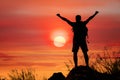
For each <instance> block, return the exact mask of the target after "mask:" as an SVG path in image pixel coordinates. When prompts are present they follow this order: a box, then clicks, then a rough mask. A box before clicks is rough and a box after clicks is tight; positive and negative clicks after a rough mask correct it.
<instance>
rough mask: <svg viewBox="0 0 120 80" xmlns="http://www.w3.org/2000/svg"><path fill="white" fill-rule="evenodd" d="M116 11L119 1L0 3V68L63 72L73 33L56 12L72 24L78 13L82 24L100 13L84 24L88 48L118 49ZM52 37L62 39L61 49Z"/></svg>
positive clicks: (119, 22) (119, 18)
mask: <svg viewBox="0 0 120 80" xmlns="http://www.w3.org/2000/svg"><path fill="white" fill-rule="evenodd" d="M119 8H120V0H0V69H2V70H4V69H5V68H7V67H8V66H10V67H17V66H38V67H39V68H40V69H42V70H47V69H48V66H49V69H50V70H62V68H63V67H64V62H66V60H68V59H69V58H70V59H71V55H72V52H71V47H72V30H71V27H70V26H69V25H68V24H67V23H65V22H64V21H62V20H60V19H59V18H58V17H57V16H56V14H57V13H60V14H61V15H62V16H64V17H66V18H68V19H69V20H71V21H75V15H77V14H80V15H81V16H82V20H83V21H84V20H85V19H87V18H88V17H89V16H91V15H92V14H94V12H95V11H96V10H97V11H99V14H98V15H97V16H96V17H95V18H94V19H93V20H92V21H91V22H89V24H88V25H87V27H88V29H89V41H90V44H89V48H90V49H91V50H94V49H96V48H97V47H99V46H102V47H104V46H112V47H116V46H117V47H119V46H120V37H119V35H120V10H119ZM55 35H62V36H64V37H65V39H66V43H65V45H64V47H61V48H58V47H55V46H54V44H53V37H54V36H55ZM3 67H4V69H3ZM53 67H55V68H54V69H53Z"/></svg>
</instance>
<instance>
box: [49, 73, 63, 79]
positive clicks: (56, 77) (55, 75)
mask: <svg viewBox="0 0 120 80" xmlns="http://www.w3.org/2000/svg"><path fill="white" fill-rule="evenodd" d="M48 80H65V76H64V75H63V74H62V73H61V72H58V73H54V74H53V75H52V76H51V77H50V78H49V79H48Z"/></svg>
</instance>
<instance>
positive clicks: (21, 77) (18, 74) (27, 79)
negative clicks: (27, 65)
mask: <svg viewBox="0 0 120 80" xmlns="http://www.w3.org/2000/svg"><path fill="white" fill-rule="evenodd" d="M8 76H9V78H10V80H36V78H35V73H34V71H33V70H32V69H24V70H23V69H22V70H16V69H15V70H12V71H11V72H10V73H9V74H8Z"/></svg>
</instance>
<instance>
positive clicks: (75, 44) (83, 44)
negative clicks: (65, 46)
mask: <svg viewBox="0 0 120 80" xmlns="http://www.w3.org/2000/svg"><path fill="white" fill-rule="evenodd" d="M79 47H81V49H82V51H83V52H84V51H88V47H87V43H86V40H84V41H74V40H73V47H72V52H78V49H79Z"/></svg>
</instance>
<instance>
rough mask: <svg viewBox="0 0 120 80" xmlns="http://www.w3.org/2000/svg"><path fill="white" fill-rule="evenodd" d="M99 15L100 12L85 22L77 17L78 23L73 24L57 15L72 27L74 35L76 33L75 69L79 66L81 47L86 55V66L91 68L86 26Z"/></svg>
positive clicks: (74, 44) (74, 48)
mask: <svg viewBox="0 0 120 80" xmlns="http://www.w3.org/2000/svg"><path fill="white" fill-rule="evenodd" d="M97 13H98V11H96V12H95V13H94V14H93V15H92V16H90V17H89V18H88V19H87V20H85V21H81V16H80V15H76V22H71V21H70V20H68V19H67V18H65V17H62V16H61V15H60V14H57V16H58V17H59V18H61V19H62V20H64V21H66V22H67V23H68V24H69V25H71V26H72V29H73V33H74V36H73V48H72V52H73V60H74V64H75V67H77V66H78V58H77V52H78V49H79V47H81V49H82V52H83V54H84V59H85V63H86V66H89V64H88V62H89V58H88V55H87V52H88V47H87V43H86V36H87V31H88V29H87V27H86V25H87V23H88V22H89V21H90V20H91V19H92V18H94V17H95V15H96V14H97Z"/></svg>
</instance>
